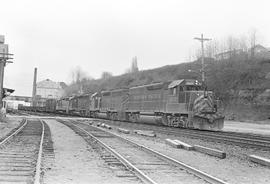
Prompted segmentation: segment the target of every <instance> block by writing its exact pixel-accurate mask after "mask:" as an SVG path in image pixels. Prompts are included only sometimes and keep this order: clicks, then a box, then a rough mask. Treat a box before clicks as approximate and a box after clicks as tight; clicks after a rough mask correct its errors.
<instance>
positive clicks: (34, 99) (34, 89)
mask: <svg viewBox="0 0 270 184" xmlns="http://www.w3.org/2000/svg"><path fill="white" fill-rule="evenodd" d="M36 92H37V68H35V70H34V81H33V91H32V106H36V103H35V102H36Z"/></svg>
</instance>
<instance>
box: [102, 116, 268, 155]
mask: <svg viewBox="0 0 270 184" xmlns="http://www.w3.org/2000/svg"><path fill="white" fill-rule="evenodd" d="M99 121H100V120H99ZM102 121H106V123H108V124H111V125H117V126H125V127H129V125H131V126H132V127H133V128H134V124H132V123H129V122H121V121H117V122H113V123H112V122H111V121H107V120H102ZM136 128H137V129H138V128H141V129H144V130H153V131H156V132H159V133H163V134H166V135H176V136H184V137H190V138H196V139H204V140H208V141H213V142H225V143H228V144H234V145H238V146H242V147H252V148H258V149H263V150H270V136H263V135H258V134H251V133H237V132H224V131H219V132H215V131H202V130H192V129H181V128H171V127H163V126H156V125H145V124H136Z"/></svg>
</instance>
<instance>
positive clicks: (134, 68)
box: [131, 56, 139, 73]
mask: <svg viewBox="0 0 270 184" xmlns="http://www.w3.org/2000/svg"><path fill="white" fill-rule="evenodd" d="M138 71H139V68H138V63H137V56H135V57H133V58H132V63H131V73H136V72H138Z"/></svg>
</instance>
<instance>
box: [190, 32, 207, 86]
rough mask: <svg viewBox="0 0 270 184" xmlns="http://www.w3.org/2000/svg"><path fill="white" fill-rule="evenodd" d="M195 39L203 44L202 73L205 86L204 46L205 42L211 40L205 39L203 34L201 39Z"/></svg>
mask: <svg viewBox="0 0 270 184" xmlns="http://www.w3.org/2000/svg"><path fill="white" fill-rule="evenodd" d="M194 39H195V40H199V41H200V42H201V45H202V69H201V72H202V82H203V84H204V83H205V70H204V67H205V66H204V45H203V42H205V41H210V40H211V39H210V38H204V37H203V34H201V37H200V38H198V37H195V38H194Z"/></svg>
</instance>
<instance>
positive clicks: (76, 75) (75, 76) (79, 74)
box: [71, 66, 91, 83]
mask: <svg viewBox="0 0 270 184" xmlns="http://www.w3.org/2000/svg"><path fill="white" fill-rule="evenodd" d="M71 77H72V83H80V82H81V81H82V80H83V79H88V78H89V79H90V78H91V77H88V76H87V73H86V72H84V71H83V70H82V69H81V67H79V66H77V67H76V68H75V69H73V70H72V72H71Z"/></svg>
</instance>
